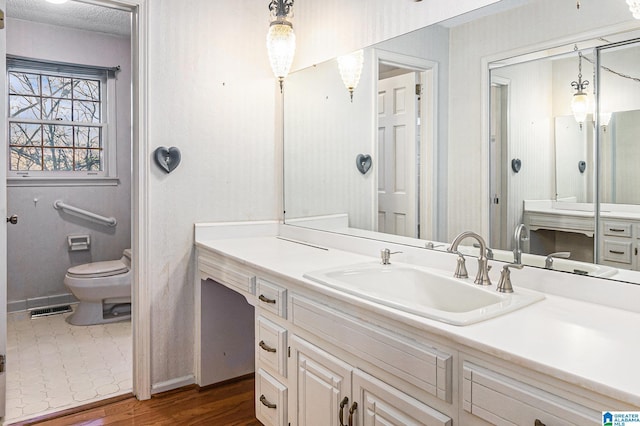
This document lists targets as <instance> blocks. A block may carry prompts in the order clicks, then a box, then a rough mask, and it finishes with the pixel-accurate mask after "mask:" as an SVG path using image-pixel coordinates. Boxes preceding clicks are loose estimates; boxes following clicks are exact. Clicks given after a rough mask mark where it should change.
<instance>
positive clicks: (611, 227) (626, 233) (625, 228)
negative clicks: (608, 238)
mask: <svg viewBox="0 0 640 426" xmlns="http://www.w3.org/2000/svg"><path fill="white" fill-rule="evenodd" d="M602 232H603V233H604V235H615V236H618V237H627V238H630V237H631V224H630V223H625V222H610V221H606V220H605V221H604V223H603V225H602Z"/></svg>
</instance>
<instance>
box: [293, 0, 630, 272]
mask: <svg viewBox="0 0 640 426" xmlns="http://www.w3.org/2000/svg"><path fill="white" fill-rule="evenodd" d="M569 3H571V2H569ZM619 3H620V4H619ZM499 5H500V10H493V11H492V10H491V7H489V8H488V9H487V8H485V9H484V10H482V11H480V12H476V13H471V14H467V15H463V16H461V17H457V18H454V19H453V20H450V21H448V22H443V23H441V24H438V25H432V26H430V27H427V28H424V29H422V30H418V31H416V32H413V33H409V34H407V35H404V36H401V37H397V38H395V39H391V40H388V41H385V42H382V43H379V44H377V45H375V46H371V47H368V48H365V49H364V65H363V72H362V75H361V78H360V83H359V85H358V87H357V88H356V89H355V91H354V93H353V102H351V100H350V96H349V92H348V91H347V90H346V89H345V86H344V84H343V83H342V81H341V78H340V73H339V70H338V65H337V62H336V61H335V60H333V61H328V62H325V63H322V64H318V65H316V66H314V67H311V68H308V69H304V70H301V71H297V72H294V73H292V74H291V75H290V76H289V80H288V82H287V88H286V91H285V96H284V123H285V125H284V141H285V142H284V143H285V147H284V155H285V158H284V162H285V167H284V170H285V175H284V194H285V200H284V201H285V222H286V223H287V224H293V225H299V226H307V227H312V228H316V229H323V230H328V231H332V232H340V233H348V234H351V235H357V236H362V237H367V238H374V239H378V240H384V241H393V242H398V243H403V244H410V245H413V246H417V247H427V248H436V249H441V250H442V249H446V248H447V247H448V245H449V243H450V241H451V239H452V236H453V235H456V234H457V233H459V232H461V231H464V230H476V231H480V230H483V229H484V230H485V234H487V235H484V236H485V239H486V240H487V241H490V245H491V247H492V248H493V252H494V256H495V258H496V259H497V260H504V261H507V262H511V261H513V253H512V250H513V249H514V238H513V236H514V230H515V227H516V226H517V225H518V224H521V223H525V224H527V225H528V226H530V227H531V228H532V229H531V231H532V232H531V234H532V235H531V238H530V239H529V240H527V241H523V242H522V243H523V244H522V248H523V251H524V254H523V256H522V261H523V263H525V264H529V265H533V266H538V267H545V261H547V260H548V259H547V256H548V255H549V254H551V253H556V252H559V251H570V252H571V256H570V258H569V259H562V258H556V257H553V258H552V260H553V264H554V269H558V270H562V271H566V272H573V273H578V274H583V275H592V276H603V277H611V278H613V279H620V280H623V281H630V282H640V279H639V278H638V275H635V274H634V273H633V272H629V273H627V272H626V270H631V269H634V267H633V265H627V264H624V263H620V262H617V263H615V264H610V263H609V264H606V265H603V264H604V263H607V262H605V261H604V259H603V258H602V253H603V250H604V246H603V244H604V243H602V242H598V241H599V238H598V235H599V233H600V234H602V233H604V231H603V229H604V228H603V227H604V222H603V220H604V218H599V217H598V216H599V215H600V211H599V210H598V211H597V212H596V209H594V207H593V206H594V204H596V203H598V202H601V203H606V204H614V203H615V204H616V205H619V204H618V203H624V205H625V206H627V205H633V204H635V203H637V201H624V202H623V201H619V200H614V198H612V197H613V194H614V193H615V194H616V196H621V194H622V193H621V192H620V191H622V190H623V187H624V184H623V182H625V181H627V182H628V180H627V179H626V178H625V176H626V173H627V172H626V171H622V168H621V165H620V164H619V162H620V158H619V157H615V156H616V155H617V151H616V150H611V149H610V151H609V152H608V153H603V152H602V151H600V152H597V150H596V146H597V145H598V144H599V145H600V147H601V148H603V149H604V147H606V146H609V147H611V146H612V145H611V141H613V139H612V138H613V136H614V135H615V136H616V139H617V137H618V136H617V132H618V131H622V134H623V135H624V133H625V132H628V133H629V134H630V136H629V137H630V138H633V134H635V135H638V134H640V131H639V130H634V129H633V128H629V130H622V128H620V129H619V126H620V124H619V120H618V115H621V116H624V114H626V113H628V114H633V111H636V110H639V109H640V105H636V106H633V105H631V104H633V101H629V100H628V99H627V100H623V101H621V102H622V104H621V103H619V104H618V107H616V109H615V110H611V109H609V110H605V109H604V108H603V109H602V111H601V112H606V113H608V112H611V113H612V115H611V117H612V118H611V122H610V123H609V124H608V125H607V126H600V127H599V131H598V132H597V133H596V132H595V129H596V126H594V123H593V122H592V121H590V120H592V119H593V117H594V112H591V113H590V114H589V116H588V119H587V121H586V122H585V123H584V124H583V125H582V127H580V126H579V125H578V123H576V122H575V120H574V118H573V116H572V115H571V108H570V103H571V97H572V95H573V93H574V92H575V91H574V90H573V89H572V87H571V84H570V83H571V82H572V81H573V80H576V79H577V74H578V65H577V53H576V52H574V46H577V47H578V49H579V50H580V51H581V52H582V53H583V55H584V58H583V64H582V68H583V69H582V74H583V78H584V79H589V80H593V79H594V77H595V74H594V71H593V63H594V61H595V57H594V50H593V49H594V47H595V46H602V45H607V44H610V43H611V42H618V41H622V40H626V39H629V38H632V37H634V36H635V37H637V35H634V34H633V33H630V31H633V30H637V29H638V27H640V22H639V21H637V20H634V19H633V18H632V16H631V15H630V13H629V11H628V9H627V8H626V5H625V4H624V2H617V1H615V0H607V1H602V2H598V4H595V5H590V6H589V7H586V6H585V5H583V7H582V8H581V9H580V10H579V11H577V10H576V9H575V4H573V5H568V4H566V2H557V1H554V0H536V1H529V2H527V1H522V0H518V1H508V0H505V1H501V2H499ZM494 7H495V6H494ZM531 16H557V17H562V18H558V19H557V20H553V21H545V20H541V21H540V22H537V21H536V23H535V25H533V20H532V19H531ZM527 27H530V28H527ZM550 37H553V38H554V39H555V40H556V41H555V42H550V41H549V38H550ZM618 50H619V52H618V54H617V55H618V56H617V57H616V56H615V55H614V54H613V53H612V52H613V51H610V53H611V55H609V54H608V53H606V54H605V53H604V52H606V51H605V50H603V53H602V59H603V61H602V62H603V64H604V60H605V59H607V56H610V58H609V61H610V68H611V69H619V70H620V72H621V73H627V74H633V73H634V72H633V70H637V69H640V67H639V65H640V64H638V62H637V58H640V55H638V54H637V50H636V53H635V57H636V62H635V63H632V64H629V66H630V68H629V67H628V66H627V65H625V64H623V63H619V62H620V61H622V60H623V59H622V56H625V55H626V56H628V57H630V56H633V55H634V53H632V52H626V53H621V52H625V49H622V48H620V49H618ZM345 53H347V52H345ZM489 69H491V71H490V72H489ZM596 74H598V73H596ZM599 74H600V75H601V78H602V82H601V83H602V88H603V91H605V90H607V89H606V86H607V81H609V80H610V79H611V78H613V79H614V80H615V78H618V79H620V78H623V77H620V76H617V75H615V74H612V73H610V72H608V71H603V70H600V73H599ZM461 76H464V79H461V78H460V77H461ZM390 77H393V78H390ZM614 77H615V78H614ZM635 77H638V76H635ZM400 78H405V79H407V82H404V83H400V84H398V83H396V86H394V85H391V86H386V85H387V83H389V82H391V81H392V80H394V79H400ZM624 80H625V83H624V84H625V85H627V86H625V89H624V91H623V92H622V93H620V90H619V89H618V88H616V87H615V84H616V83H613V82H610V83H608V84H609V85H610V86H611V87H610V88H609V91H610V92H615V93H619V94H618V95H616V96H617V97H618V99H621V100H622V99H626V94H630V96H631V95H632V96H633V97H634V99H640V93H639V92H633V90H638V89H640V84H639V83H638V82H634V81H633V80H629V79H624ZM627 80H628V81H627ZM485 81H486V82H487V83H485ZM489 81H491V82H492V84H491V85H490V84H489V83H488V82H489ZM612 81H613V80H612ZM592 84H593V85H595V81H594V82H593V83H592ZM634 85H635V86H634ZM410 88H411V89H413V90H410ZM633 93H635V94H633ZM589 96H590V97H591V99H592V102H593V104H592V105H595V99H594V95H593V86H590V90H589ZM386 100H389V103H386V102H385V101H386ZM601 101H602V103H603V105H604V102H605V98H604V97H602V99H601ZM607 108H609V107H608V106H607ZM412 110H415V111H416V112H415V114H416V115H415V118H410V119H408V120H407V121H406V122H405V123H397V122H393V121H392V122H390V123H389V124H387V121H386V120H387V117H386V114H388V113H389V112H393V113H394V114H392V115H398V114H395V113H397V112H407V111H408V112H411V111H412ZM470 112H473V114H471V113H470ZM483 112H486V113H483ZM483 117H484V118H483ZM392 119H393V120H395V119H396V117H393V118H392ZM414 120H415V121H414ZM571 120H573V122H571ZM414 122H415V123H416V124H415V125H411V126H410V125H409V124H407V123H414ZM635 122H636V123H637V122H638V121H637V120H635ZM483 123H484V124H483ZM408 127H411V129H409V128H408ZM387 129H390V130H389V131H387ZM483 129H486V130H483ZM485 132H486V135H485ZM489 133H490V136H489ZM626 137H627V136H620V138H621V140H622V139H624V138H626ZM500 138H502V139H503V144H502V145H500V148H499V149H496V146H498V145H499V144H498V143H496V140H499V139H500ZM560 140H563V141H565V140H566V142H562V143H559V141H560ZM490 141H491V142H490ZM607 141H609V142H607ZM607 143H609V145H607ZM616 143H617V140H616ZM479 147H480V148H479ZM478 153H481V155H478ZM484 155H486V157H487V158H491V160H490V161H489V160H487V159H485V158H482V157H483V156H484ZM633 155H635V157H633ZM366 156H370V157H371V167H370V168H369V169H368V170H366V171H365V172H364V173H362V170H359V168H358V164H357V163H356V159H357V158H366ZM607 156H608V157H607ZM478 157H480V158H478ZM600 157H601V158H600ZM609 157H610V159H608V158H609ZM614 157H615V161H614ZM625 158H636V159H637V158H640V157H638V153H633V152H628V153H627V154H626V155H625ZM516 160H517V161H516ZM490 165H491V167H490ZM598 168H600V172H601V173H600V174H598V173H597V171H598ZM516 169H517V170H518V171H517V172H516V171H515V170H516ZM581 169H582V170H581ZM596 176H600V178H599V181H600V186H599V187H600V188H601V189H600V191H596V190H595V188H596V186H595V185H596ZM608 181H611V182H608ZM636 181H637V180H636ZM485 183H486V187H485ZM612 185H613V186H612ZM620 185H622V186H620ZM605 187H606V188H611V189H610V190H607V189H605ZM613 188H615V190H614V189H613ZM607 191H609V193H608V192H607ZM411 194H415V195H411ZM388 195H391V196H390V197H389V196H388ZM400 195H401V196H402V197H401V196H400ZM403 197H404V200H402V198H403ZM385 198H390V199H391V202H390V203H388V204H390V207H384V205H383V203H384V202H386V201H385ZM407 199H408V200H407ZM489 200H490V201H489ZM525 200H526V201H527V202H528V207H529V209H533V210H535V209H536V208H540V209H544V208H546V207H547V205H549V206H552V207H553V208H557V207H558V206H560V205H561V204H562V206H564V208H565V209H566V210H571V209H572V208H574V207H575V208H576V210H577V211H578V212H581V213H579V214H578V216H585V217H587V219H586V221H588V222H589V224H588V225H585V224H584V223H582V222H579V223H578V225H576V226H578V227H579V229H578V232H573V230H568V231H569V232H566V231H567V229H554V228H553V227H551V229H547V228H549V227H550V226H549V225H545V226H543V227H540V226H539V225H536V222H535V221H534V222H527V217H526V216H527V215H526V214H525ZM387 201H388V200H387ZM536 203H537V204H536ZM562 206H560V209H562ZM627 208H628V207H624V209H627ZM629 208H631V207H629ZM602 210H603V213H604V210H606V208H605V206H604V205H603V208H602ZM583 219H584V218H583ZM598 219H599V220H598ZM583 222H584V221H583ZM580 226H586V227H587V228H588V229H582V228H580ZM631 228H632V230H635V232H636V234H632V235H633V236H636V235H638V236H640V225H639V226H636V227H635V228H634V227H633V226H631ZM598 229H600V231H598ZM634 238H635V237H634ZM638 243H640V238H637V239H633V241H632V243H631V245H630V246H629V250H630V252H631V253H633V249H635V248H636V247H637V245H638ZM601 246H602V247H601ZM614 247H616V248H617V246H614ZM474 250H475V253H476V254H477V249H473V248H472V247H469V248H467V251H468V253H470V254H472V253H474ZM614 251H617V250H614ZM595 259H598V260H599V262H598V263H599V264H600V265H596V264H595V263H594V260H595ZM634 260H635V259H633V258H632V261H634ZM632 263H633V262H632ZM621 269H624V270H625V273H618V270H621ZM614 274H615V275H614Z"/></svg>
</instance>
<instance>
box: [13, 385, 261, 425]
mask: <svg viewBox="0 0 640 426" xmlns="http://www.w3.org/2000/svg"><path fill="white" fill-rule="evenodd" d="M253 401H254V379H253V377H250V378H245V379H243V380H240V381H236V382H233V383H229V384H225V385H222V386H218V387H213V388H209V389H206V390H202V389H200V390H199V389H198V388H197V387H195V386H194V387H190V388H187V389H179V390H176V391H171V392H165V393H162V394H159V395H155V396H153V397H152V398H151V399H150V400H148V401H138V400H137V399H135V398H134V397H130V398H126V399H124V400H121V401H115V402H110V403H108V404H106V405H102V406H99V407H94V408H89V409H87V410H84V411H80V412H76V413H72V414H68V415H64V416H63V417H57V418H54V419H51V418H49V419H35V420H31V421H29V422H22V423H15V425H33V424H37V425H44V426H69V425H85V426H98V425H159V426H162V425H199V426H200V425H211V426H258V425H261V423H260V422H258V420H257V419H256V418H255V416H254V403H253Z"/></svg>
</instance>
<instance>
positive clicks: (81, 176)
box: [5, 61, 120, 187]
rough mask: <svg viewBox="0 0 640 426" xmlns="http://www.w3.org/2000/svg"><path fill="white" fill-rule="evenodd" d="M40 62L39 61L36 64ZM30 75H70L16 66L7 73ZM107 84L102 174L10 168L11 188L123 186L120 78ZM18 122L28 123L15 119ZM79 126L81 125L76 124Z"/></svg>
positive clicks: (79, 73) (77, 74)
mask: <svg viewBox="0 0 640 426" xmlns="http://www.w3.org/2000/svg"><path fill="white" fill-rule="evenodd" d="M36 62H37V61H36ZM10 71H17V72H27V73H29V72H30V73H38V74H47V75H56V74H64V75H68V74H71V73H72V72H69V73H56V72H51V71H47V70H37V69H36V68H27V67H24V68H23V67H12V68H11V69H7V72H10ZM74 75H76V76H79V77H84V75H83V73H82V72H78V73H75V74H74ZM86 77H87V78H95V76H89V75H87V76H86ZM102 83H103V84H104V89H105V90H104V93H103V96H104V98H103V102H104V103H106V108H105V109H104V111H103V112H104V113H105V115H106V119H105V121H104V122H103V123H101V126H100V127H102V143H103V152H104V156H103V164H102V167H103V169H102V170H101V171H99V172H91V171H87V172H78V171H58V172H51V171H48V172H47V171H45V172H42V171H33V172H28V171H17V170H15V171H14V170H10V169H9V167H7V186H11V187H21V186H22V187H25V186H32V187H35V186H116V185H118V184H119V183H120V179H119V178H118V168H117V158H118V155H117V154H118V153H117V145H118V144H117V123H116V117H117V106H116V105H117V96H116V76H115V75H114V76H107V77H105V78H104V79H103V80H102ZM7 93H9V91H8V79H7ZM5 119H6V120H7V123H10V122H11V121H13V120H14V119H12V118H9V117H5ZM15 121H25V120H19V119H15ZM73 124H77V123H75V122H74V123H73ZM6 149H7V161H10V158H11V150H10V148H9V142H8V139H7V145H6Z"/></svg>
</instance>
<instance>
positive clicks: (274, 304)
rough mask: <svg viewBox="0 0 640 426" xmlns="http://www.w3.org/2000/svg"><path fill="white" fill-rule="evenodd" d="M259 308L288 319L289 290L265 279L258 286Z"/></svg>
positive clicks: (259, 280) (259, 279)
mask: <svg viewBox="0 0 640 426" xmlns="http://www.w3.org/2000/svg"><path fill="white" fill-rule="evenodd" d="M256 295H257V296H258V306H260V307H261V308H262V309H265V310H267V311H269V312H272V313H274V314H276V315H278V316H281V317H282V318H286V317H287V290H286V289H285V288H282V287H280V286H279V285H277V284H273V283H271V282H269V281H267V280H265V279H263V278H258V281H257V284H256Z"/></svg>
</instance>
